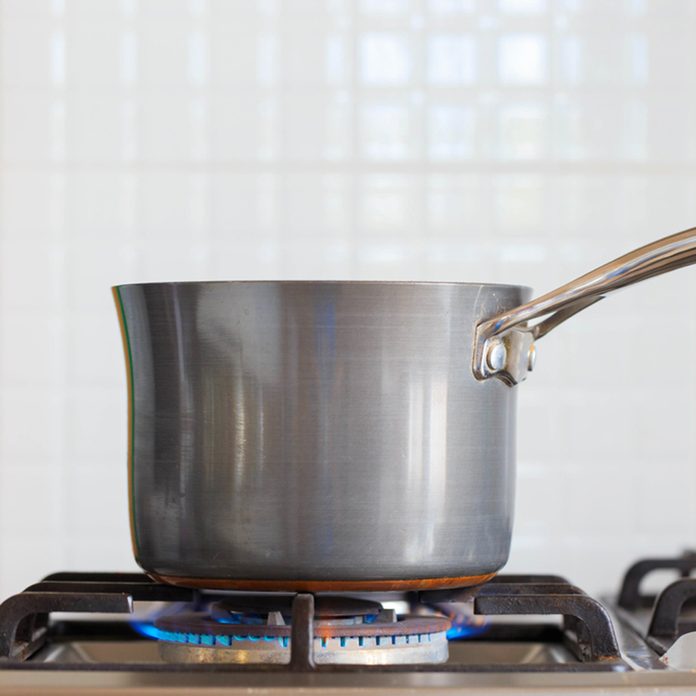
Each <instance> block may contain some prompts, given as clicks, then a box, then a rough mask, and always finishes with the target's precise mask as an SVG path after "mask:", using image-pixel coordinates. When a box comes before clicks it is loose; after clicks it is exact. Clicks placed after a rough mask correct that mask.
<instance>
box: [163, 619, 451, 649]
mask: <svg viewBox="0 0 696 696" xmlns="http://www.w3.org/2000/svg"><path fill="white" fill-rule="evenodd" d="M450 625H451V623H450V621H449V619H446V618H445V617H442V616H410V615H407V616H404V617H402V618H400V619H399V620H397V621H390V622H386V621H384V622H382V621H375V622H373V623H355V624H339V625H334V624H331V623H324V622H322V620H321V619H318V620H315V622H314V633H315V635H316V636H317V637H318V638H344V637H345V638H361V637H364V638H371V637H389V636H396V637H399V636H414V635H419V634H421V635H425V634H432V633H442V632H445V631H447V630H448V629H449V628H450ZM155 627H156V628H158V629H159V630H161V631H165V632H167V633H171V634H179V635H181V636H184V637H185V636H191V637H193V636H212V637H217V636H223V637H231V638H237V639H239V638H248V639H250V640H254V639H257V640H262V639H269V640H270V639H274V638H289V637H290V632H291V627H290V626H289V625H287V624H285V625H273V624H240V623H222V622H220V621H217V620H215V619H214V618H211V617H210V616H209V615H208V614H204V613H201V612H188V613H181V614H172V615H169V616H161V617H159V618H158V619H156V620H155ZM178 642H188V641H187V640H185V639H184V640H181V641H178ZM191 642H197V643H199V642H200V641H198V640H193V641H191Z"/></svg>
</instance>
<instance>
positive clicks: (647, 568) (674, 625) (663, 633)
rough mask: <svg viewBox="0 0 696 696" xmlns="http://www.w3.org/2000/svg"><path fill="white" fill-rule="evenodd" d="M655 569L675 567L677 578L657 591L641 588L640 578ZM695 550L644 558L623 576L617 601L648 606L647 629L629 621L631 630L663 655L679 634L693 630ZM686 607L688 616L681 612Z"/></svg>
mask: <svg viewBox="0 0 696 696" xmlns="http://www.w3.org/2000/svg"><path fill="white" fill-rule="evenodd" d="M657 570H675V571H677V572H678V573H679V575H681V578H680V579H679V580H676V581H675V582H673V583H671V584H670V585H668V586H667V587H665V588H664V589H663V590H662V592H660V593H659V594H658V595H654V594H647V593H645V594H644V593H642V592H641V584H642V583H643V580H644V579H645V578H646V577H647V576H648V575H650V574H651V573H653V572H654V571H657ZM694 571H696V552H694V551H685V552H684V553H683V554H682V555H681V556H678V557H676V558H648V559H644V560H641V561H638V562H637V563H634V564H633V565H632V566H631V567H630V568H629V569H628V571H627V573H626V575H625V576H624V580H623V583H622V586H621V592H620V593H619V599H618V601H617V604H618V606H619V607H621V608H622V609H624V610H626V611H627V612H629V616H628V617H627V618H628V619H629V622H631V621H630V619H631V616H630V612H635V611H636V610H640V609H647V608H652V613H651V615H650V619H649V623H648V624H647V629H645V628H644V627H642V626H640V624H639V623H638V622H637V621H635V620H634V621H632V622H631V623H632V625H633V626H634V628H635V630H636V631H638V632H639V633H641V634H643V633H644V636H645V640H646V642H647V643H648V644H649V645H650V646H651V647H652V648H653V649H654V650H655V651H656V652H657V653H658V654H660V655H663V654H664V653H665V652H667V650H668V649H669V648H670V646H672V645H673V644H674V642H675V641H676V640H677V638H679V637H680V636H683V635H684V634H686V633H691V632H693V631H696V616H695V615H694V612H693V609H694V603H695V601H696V578H693V577H690V575H691V573H692V572H694ZM689 610H690V613H691V616H690V617H687V616H685V614H686V613H687V612H688V611H689Z"/></svg>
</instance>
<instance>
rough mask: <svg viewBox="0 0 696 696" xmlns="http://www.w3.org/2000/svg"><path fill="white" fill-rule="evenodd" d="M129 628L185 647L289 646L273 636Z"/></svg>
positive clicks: (143, 624)
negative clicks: (233, 644) (271, 644)
mask: <svg viewBox="0 0 696 696" xmlns="http://www.w3.org/2000/svg"><path fill="white" fill-rule="evenodd" d="M130 625H131V627H132V628H133V630H134V631H137V632H138V633H139V634H140V635H141V636H145V637H146V638H152V639H153V640H163V641H167V642H169V643H186V644H187V645H205V646H209V647H213V646H222V647H226V648H229V647H230V646H231V645H232V643H234V642H240V641H249V642H250V643H258V642H259V641H263V642H265V643H278V645H279V646H280V647H282V648H287V647H288V645H289V638H288V637H280V638H278V637H275V636H251V635H249V634H246V635H244V634H242V635H214V634H212V633H190V632H184V631H165V630H164V629H162V628H158V627H157V626H155V625H154V624H153V623H151V622H149V621H131V624H130Z"/></svg>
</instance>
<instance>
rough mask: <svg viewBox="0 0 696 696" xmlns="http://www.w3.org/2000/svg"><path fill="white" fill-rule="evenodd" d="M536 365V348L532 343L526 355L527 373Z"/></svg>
mask: <svg viewBox="0 0 696 696" xmlns="http://www.w3.org/2000/svg"><path fill="white" fill-rule="evenodd" d="M534 365H536V346H535V345H534V344H533V343H532V345H531V346H529V352H528V353H527V372H531V371H532V370H533V369H534Z"/></svg>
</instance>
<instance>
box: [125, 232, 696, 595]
mask: <svg viewBox="0 0 696 696" xmlns="http://www.w3.org/2000/svg"><path fill="white" fill-rule="evenodd" d="M694 261H696V229H692V230H687V231H686V232H682V233H680V234H676V235H672V236H671V237H666V238H665V239H662V240H660V241H658V242H655V243H654V244H650V245H648V246H645V247H643V248H641V249H638V250H637V251H634V252H632V253H630V254H628V255H626V256H623V257H621V258H620V259H617V260H616V261H614V262H612V263H609V264H607V265H606V266H602V267H601V268H599V269H597V270H595V271H593V272H591V273H588V274H587V275H585V276H582V277H581V278H579V279H577V280H575V281H573V282H571V283H569V284H568V285H565V286H563V287H561V288H559V289H558V290H555V291H554V292H551V293H549V294H547V295H544V296H542V297H540V298H538V299H536V300H533V301H531V302H527V303H525V302H526V300H527V299H528V296H529V294H530V293H529V290H528V289H527V288H524V287H519V286H513V285H486V284H468V283H373V282H210V283H153V284H139V285H122V286H118V287H116V288H115V289H114V290H115V296H116V301H117V306H118V309H119V312H120V317H121V321H122V330H123V337H124V343H125V349H126V356H127V367H128V383H129V389H130V400H129V401H130V454H129V458H130V503H131V525H132V526H131V528H132V536H133V545H134V549H135V555H136V559H137V561H138V563H139V564H140V565H141V566H142V567H143V568H144V569H145V570H146V571H147V572H148V573H150V574H151V575H152V576H154V577H156V578H159V579H161V580H165V581H167V582H171V583H175V584H182V585H190V586H204V587H227V588H256V589H283V590H299V589H307V590H323V589H332V590H368V589H403V588H426V587H446V586H463V585H467V584H475V583H480V582H483V581H485V580H486V579H488V578H490V577H491V576H492V575H493V574H495V573H496V572H497V571H498V570H499V569H500V568H501V567H502V566H503V565H504V564H505V562H506V560H507V557H508V551H509V546H510V536H511V528H512V513H513V494H514V480H515V473H514V465H515V399H516V391H517V390H516V388H515V386H514V385H515V384H517V383H518V382H519V381H521V380H522V379H523V378H524V377H525V375H526V373H527V371H528V370H529V369H531V367H532V365H533V362H534V340H535V339H537V338H539V337H541V336H543V335H544V334H545V333H547V332H548V331H549V330H550V329H551V328H553V327H554V326H556V325H557V324H559V323H561V322H562V321H564V320H565V319H567V318H568V317H570V316H572V315H573V314H575V313H576V312H578V311H579V310H581V309H584V308H585V307H587V306H589V305H590V304H592V303H594V302H596V301H597V300H599V299H601V298H602V297H604V296H605V295H606V294H607V293H609V292H611V291H613V290H616V289H618V288H620V287H623V286H625V285H629V284H631V283H635V282H637V281H639V280H642V279H644V278H647V277H649V276H652V275H656V274H659V273H664V272H665V271H668V270H671V269H673V268H677V267H679V266H685V265H687V264H691V263H694ZM534 322H536V323H534Z"/></svg>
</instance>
